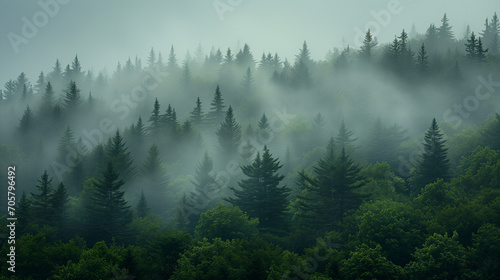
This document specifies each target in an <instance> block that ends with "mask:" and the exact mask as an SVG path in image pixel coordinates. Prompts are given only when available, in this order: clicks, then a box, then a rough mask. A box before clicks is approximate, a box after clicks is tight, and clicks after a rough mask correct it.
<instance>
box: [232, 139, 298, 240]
mask: <svg viewBox="0 0 500 280" xmlns="http://www.w3.org/2000/svg"><path fill="white" fill-rule="evenodd" d="M280 168H281V165H280V163H279V161H278V159H275V158H273V157H272V155H271V153H270V152H269V150H268V149H267V147H265V146H264V153H263V155H262V158H261V157H260V155H259V154H257V157H256V158H255V160H254V162H253V163H252V164H250V165H246V166H242V167H241V170H242V171H243V173H244V174H245V175H246V176H247V177H248V179H243V180H241V181H240V182H238V185H239V186H240V189H236V188H234V187H230V189H231V190H232V191H233V192H234V196H235V197H230V198H228V199H227V201H229V202H230V203H232V204H233V205H236V206H238V207H239V208H240V209H241V210H243V211H244V212H246V213H247V214H248V215H249V216H250V217H251V218H258V219H259V227H260V228H261V230H262V231H264V232H269V233H272V234H277V235H284V234H286V233H287V228H288V221H287V213H286V212H287V207H288V200H287V197H288V193H289V192H290V189H289V188H288V187H287V186H282V187H280V186H279V184H280V182H281V180H283V178H284V177H285V176H283V175H280V174H278V173H277V172H278V170H279V169H280Z"/></svg>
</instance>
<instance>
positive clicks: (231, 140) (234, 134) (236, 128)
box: [215, 106, 241, 157]
mask: <svg viewBox="0 0 500 280" xmlns="http://www.w3.org/2000/svg"><path fill="white" fill-rule="evenodd" d="M215 134H216V135H217V139H218V140H219V145H220V147H221V148H222V150H223V151H224V153H225V156H226V157H232V156H234V155H236V154H237V153H238V147H239V146H240V143H241V127H240V125H239V124H238V123H237V122H236V119H235V118H234V115H233V108H231V106H229V108H228V109H227V112H226V118H225V120H224V122H222V123H221V125H220V127H219V129H218V130H217V131H216V132H215Z"/></svg>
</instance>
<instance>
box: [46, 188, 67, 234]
mask: <svg viewBox="0 0 500 280" xmlns="http://www.w3.org/2000/svg"><path fill="white" fill-rule="evenodd" d="M68 203H69V196H68V191H67V190H66V187H65V186H64V184H63V183H62V182H60V183H59V185H57V188H56V189H55V191H54V192H53V194H52V196H51V199H50V204H51V206H52V211H53V213H52V221H51V224H52V225H54V226H56V227H58V228H59V237H64V236H66V233H67V231H68V228H67V227H68V220H67V219H68Z"/></svg>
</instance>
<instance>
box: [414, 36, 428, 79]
mask: <svg viewBox="0 0 500 280" xmlns="http://www.w3.org/2000/svg"><path fill="white" fill-rule="evenodd" d="M428 58H429V57H428V56H427V51H425V45H424V43H422V46H421V47H420V50H419V51H418V56H417V68H418V70H419V71H420V73H424V72H425V71H426V70H427V68H428V66H429V61H428Z"/></svg>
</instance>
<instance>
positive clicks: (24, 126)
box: [19, 105, 35, 133]
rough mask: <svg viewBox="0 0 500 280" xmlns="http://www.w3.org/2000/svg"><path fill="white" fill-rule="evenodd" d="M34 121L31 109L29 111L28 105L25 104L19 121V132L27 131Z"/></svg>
mask: <svg viewBox="0 0 500 280" xmlns="http://www.w3.org/2000/svg"><path fill="white" fill-rule="evenodd" d="M34 121H35V117H34V114H33V111H31V109H30V106H29V105H27V106H26V109H25V110H24V114H23V116H22V118H21V120H20V121H19V131H21V133H27V132H28V131H30V130H31V129H32V128H33V126H34Z"/></svg>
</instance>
